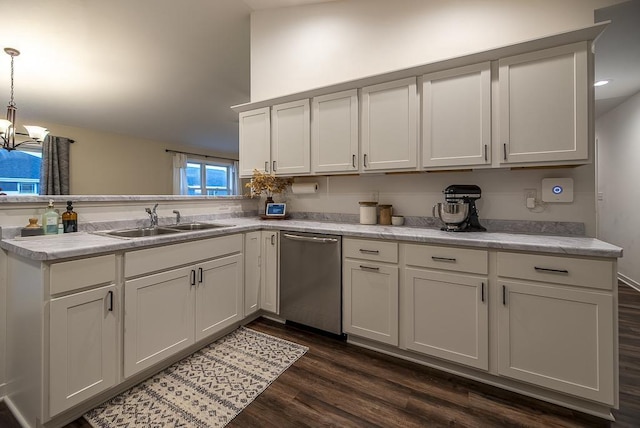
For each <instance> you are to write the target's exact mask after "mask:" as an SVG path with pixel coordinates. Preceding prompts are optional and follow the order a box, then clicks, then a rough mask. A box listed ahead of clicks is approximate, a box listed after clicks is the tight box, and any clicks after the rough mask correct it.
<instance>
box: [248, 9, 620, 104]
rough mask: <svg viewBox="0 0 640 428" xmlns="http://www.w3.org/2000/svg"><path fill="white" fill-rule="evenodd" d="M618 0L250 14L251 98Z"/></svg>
mask: <svg viewBox="0 0 640 428" xmlns="http://www.w3.org/2000/svg"><path fill="white" fill-rule="evenodd" d="M622 1H623V0H530V1H525V0H517V1H513V0H483V1H477V0H429V1H425V0H394V1H389V0H348V1H335V2H328V3H321V4H313V5H306V6H299V7H291V8H279V9H265V10H258V11H255V12H253V13H252V15H251V100H252V101H260V100H264V99H268V98H273V97H276V96H281V95H287V94H291V93H295V92H299V91H302V90H307V89H311V88H316V87H321V86H326V85H330V84H334V83H339V82H344V81H348V80H352V79H356V78H361V77H365V76H368V75H372V74H380V73H384V72H388V71H393V70H397V69H402V68H407V67H411V66H415V65H419V64H425V63H430V62H434V61H438V60H443V59H447V58H452V57H458V56H462V55H465V54H469V53H474V52H480V51H484V50H489V49H492V48H496V47H500V46H505V45H509V44H513V43H517V42H522V41H525V40H530V39H535V38H540V37H542V36H547V35H550V34H555V33H561V32H565V31H569V30H574V29H577V28H580V27H586V26H589V25H593V22H594V19H593V14H594V9H598V8H601V7H606V6H610V5H612V4H616V3H621V2H622Z"/></svg>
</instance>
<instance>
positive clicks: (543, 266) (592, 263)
mask: <svg viewBox="0 0 640 428" xmlns="http://www.w3.org/2000/svg"><path fill="white" fill-rule="evenodd" d="M614 268H615V267H614V263H613V262H612V261H609V260H594V259H579V258H573V257H559V256H544V255H540V254H518V253H505V252H499V253H498V276H502V277H510V278H522V279H531V280H534V281H542V282H552V283H557V284H568V285H578V286H582V287H593V288H601V289H605V290H611V289H612V288H613V282H614V280H615V277H614V273H615V270H614Z"/></svg>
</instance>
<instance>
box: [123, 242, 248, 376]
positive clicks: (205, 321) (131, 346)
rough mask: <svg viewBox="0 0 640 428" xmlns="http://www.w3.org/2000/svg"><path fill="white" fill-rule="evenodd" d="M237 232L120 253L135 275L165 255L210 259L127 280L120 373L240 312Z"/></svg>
mask: <svg viewBox="0 0 640 428" xmlns="http://www.w3.org/2000/svg"><path fill="white" fill-rule="evenodd" d="M242 240H243V237H242V235H231V236H226V237H222V238H214V239H210V240H202V241H194V242H193V243H184V244H176V245H171V246H165V247H157V248H151V249H145V250H139V251H134V252H131V253H127V254H125V275H126V272H131V273H135V274H139V273H142V272H146V271H153V270H154V269H156V270H157V269H159V268H161V267H162V266H166V265H165V264H164V263H166V262H167V261H168V260H174V261H180V262H185V261H188V260H194V259H196V260H197V258H200V259H201V258H202V257H203V256H202V254H203V253H204V254H207V255H209V257H210V258H211V260H205V261H202V262H199V263H197V264H193V265H188V266H183V267H178V268H176V269H172V270H168V271H162V272H157V273H150V274H146V275H144V276H140V277H137V278H132V279H126V280H125V284H124V301H125V304H124V375H125V377H130V376H132V375H134V374H136V373H139V372H140V371H142V370H144V369H146V368H149V367H151V366H153V365H154V364H156V363H158V362H160V361H162V360H164V359H166V358H168V357H170V356H172V355H174V354H176V353H177V352H179V351H181V350H183V349H186V348H188V347H189V346H191V345H193V344H194V343H196V342H198V341H200V340H202V339H205V338H206V337H208V336H211V335H213V334H215V333H217V332H219V331H220V330H222V329H223V328H225V327H228V326H230V325H231V324H233V323H235V322H237V321H240V320H241V319H242V317H243V305H244V303H243V296H244V290H243V280H244V262H243V255H242V245H243V244H242Z"/></svg>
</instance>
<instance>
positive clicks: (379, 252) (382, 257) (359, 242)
mask: <svg viewBox="0 0 640 428" xmlns="http://www.w3.org/2000/svg"><path fill="white" fill-rule="evenodd" d="M342 254H343V256H344V257H350V258H353V259H363V260H375V261H378V262H387V263H398V244H397V243H396V242H388V241H372V240H368V239H343V240H342Z"/></svg>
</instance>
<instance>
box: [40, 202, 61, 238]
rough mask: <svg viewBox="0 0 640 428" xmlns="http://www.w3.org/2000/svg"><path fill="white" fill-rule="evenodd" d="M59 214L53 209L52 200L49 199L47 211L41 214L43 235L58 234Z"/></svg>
mask: <svg viewBox="0 0 640 428" xmlns="http://www.w3.org/2000/svg"><path fill="white" fill-rule="evenodd" d="M59 219H60V216H59V214H58V213H57V212H56V210H55V209H54V208H53V199H49V205H48V206H47V210H46V211H45V212H44V214H42V228H43V229H44V234H45V235H55V234H57V233H58V220H59Z"/></svg>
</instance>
